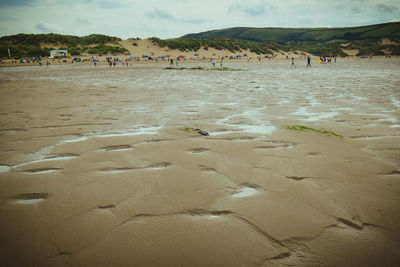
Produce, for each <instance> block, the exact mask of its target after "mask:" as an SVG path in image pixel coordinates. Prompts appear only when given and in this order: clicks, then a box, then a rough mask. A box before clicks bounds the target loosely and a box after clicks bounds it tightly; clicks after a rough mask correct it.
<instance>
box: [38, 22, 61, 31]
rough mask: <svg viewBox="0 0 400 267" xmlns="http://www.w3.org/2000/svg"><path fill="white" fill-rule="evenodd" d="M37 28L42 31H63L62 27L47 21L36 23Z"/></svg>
mask: <svg viewBox="0 0 400 267" xmlns="http://www.w3.org/2000/svg"><path fill="white" fill-rule="evenodd" d="M35 30H37V31H39V32H40V33H60V32H62V31H63V30H62V28H61V27H59V26H57V25H53V24H49V23H46V22H39V23H37V24H36V25H35Z"/></svg>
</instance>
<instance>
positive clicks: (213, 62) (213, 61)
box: [211, 59, 215, 68]
mask: <svg viewBox="0 0 400 267" xmlns="http://www.w3.org/2000/svg"><path fill="white" fill-rule="evenodd" d="M211 64H212V65H213V67H214V68H215V59H213V60H211Z"/></svg>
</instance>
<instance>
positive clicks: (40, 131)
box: [0, 59, 400, 266]
mask: <svg viewBox="0 0 400 267" xmlns="http://www.w3.org/2000/svg"><path fill="white" fill-rule="evenodd" d="M296 63H297V68H296V69H290V63H288V62H287V61H263V62H261V63H247V62H239V63H229V64H230V65H228V66H229V67H231V68H235V69H240V70H239V71H227V72H217V71H201V70H197V71H189V70H182V71H178V70H166V69H164V67H166V66H168V64H167V63H158V64H137V65H130V66H129V67H125V68H123V67H122V66H117V67H116V68H111V69H110V68H109V67H107V66H104V65H99V66H97V68H94V67H93V66H84V65H81V66H78V65H69V66H51V67H49V68H39V67H26V68H2V69H0V79H1V83H0V94H1V95H0V99H1V105H0V122H1V124H0V135H1V143H0V165H1V166H0V171H1V172H0V220H1V224H0V236H1V238H0V255H1V257H0V258H1V259H2V261H3V262H2V263H3V265H4V266H287V265H295V266H398V265H399V264H400V256H399V253H398V251H399V245H400V228H399V225H400V213H399V203H400V194H399V192H400V182H399V178H400V176H399V173H400V169H399V167H400V166H399V158H400V153H399V151H400V142H399V139H400V133H399V120H400V111H399V108H400V96H399V89H398V88H399V86H400V80H399V77H400V75H399V74H400V73H399V65H400V61H399V60H397V59H387V60H370V61H369V60H340V61H338V62H337V63H336V64H334V63H332V64H321V65H315V64H313V68H312V69H306V68H305V66H304V65H305V62H299V61H298V62H296ZM183 64H185V63H183ZM227 64H228V63H227ZM184 66H186V67H194V66H203V67H210V66H209V63H187V64H186V65H184ZM294 124H301V125H306V126H308V127H313V128H315V129H320V128H324V129H329V130H331V131H334V132H336V133H339V134H341V135H342V136H343V137H337V136H328V135H324V134H320V133H317V132H313V131H293V130H289V129H287V127H286V126H287V125H294ZM185 128H199V129H202V130H204V131H207V132H209V133H210V135H209V136H202V135H199V134H198V133H197V132H196V131H190V130H185Z"/></svg>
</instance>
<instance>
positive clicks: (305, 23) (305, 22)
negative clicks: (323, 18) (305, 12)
mask: <svg viewBox="0 0 400 267" xmlns="http://www.w3.org/2000/svg"><path fill="white" fill-rule="evenodd" d="M313 23H314V21H313V20H312V19H310V18H301V19H299V24H300V25H302V26H307V27H309V26H310V25H313Z"/></svg>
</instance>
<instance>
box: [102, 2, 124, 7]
mask: <svg viewBox="0 0 400 267" xmlns="http://www.w3.org/2000/svg"><path fill="white" fill-rule="evenodd" d="M96 4H97V5H98V6H99V7H103V8H121V7H124V5H123V4H121V3H118V2H116V1H96Z"/></svg>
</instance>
